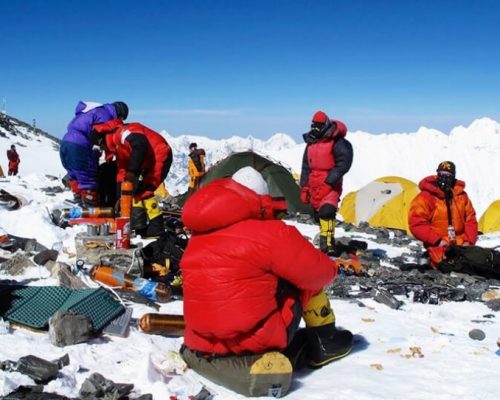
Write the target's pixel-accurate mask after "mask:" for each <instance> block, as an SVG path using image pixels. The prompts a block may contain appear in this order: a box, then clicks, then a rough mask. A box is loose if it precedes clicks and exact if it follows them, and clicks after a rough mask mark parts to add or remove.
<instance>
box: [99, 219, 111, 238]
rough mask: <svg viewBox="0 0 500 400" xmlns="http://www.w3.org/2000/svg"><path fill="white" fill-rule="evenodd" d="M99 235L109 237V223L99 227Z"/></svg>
mask: <svg viewBox="0 0 500 400" xmlns="http://www.w3.org/2000/svg"><path fill="white" fill-rule="evenodd" d="M99 235H101V236H107V235H109V222H105V223H103V224H101V225H100V226H99Z"/></svg>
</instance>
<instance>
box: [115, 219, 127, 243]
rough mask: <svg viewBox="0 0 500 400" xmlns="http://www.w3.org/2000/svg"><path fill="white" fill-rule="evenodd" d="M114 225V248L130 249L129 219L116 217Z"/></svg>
mask: <svg viewBox="0 0 500 400" xmlns="http://www.w3.org/2000/svg"><path fill="white" fill-rule="evenodd" d="M115 223H116V227H115V248H117V249H128V248H130V218H128V217H118V218H115Z"/></svg>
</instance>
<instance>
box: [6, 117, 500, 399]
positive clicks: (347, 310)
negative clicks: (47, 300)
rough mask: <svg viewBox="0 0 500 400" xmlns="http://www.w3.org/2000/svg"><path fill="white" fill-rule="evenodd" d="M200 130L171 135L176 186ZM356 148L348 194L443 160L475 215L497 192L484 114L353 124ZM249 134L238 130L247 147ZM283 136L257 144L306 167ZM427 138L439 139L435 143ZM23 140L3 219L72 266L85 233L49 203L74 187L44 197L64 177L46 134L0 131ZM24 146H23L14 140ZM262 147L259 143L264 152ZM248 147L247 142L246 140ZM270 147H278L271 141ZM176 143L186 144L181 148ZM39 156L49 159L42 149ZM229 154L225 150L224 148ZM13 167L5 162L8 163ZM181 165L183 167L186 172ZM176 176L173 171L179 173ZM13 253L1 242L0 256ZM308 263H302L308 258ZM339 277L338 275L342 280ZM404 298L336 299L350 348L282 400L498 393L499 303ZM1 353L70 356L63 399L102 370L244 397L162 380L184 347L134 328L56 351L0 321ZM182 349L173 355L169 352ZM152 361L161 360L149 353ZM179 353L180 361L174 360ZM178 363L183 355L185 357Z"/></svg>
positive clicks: (188, 380)
mask: <svg viewBox="0 0 500 400" xmlns="http://www.w3.org/2000/svg"><path fill="white" fill-rule="evenodd" d="M192 138H193V137H182V138H170V137H168V140H169V141H171V142H172V143H173V147H174V149H177V151H178V153H179V154H178V155H177V157H176V159H175V160H174V163H176V162H177V163H178V164H177V165H174V170H173V175H175V176H177V178H176V179H178V180H177V182H176V183H175V185H174V183H172V181H171V182H170V185H169V189H170V190H171V192H175V191H178V192H182V191H184V189H185V184H186V182H185V181H184V180H183V179H181V176H183V173H184V174H185V172H186V171H187V166H186V165H185V164H181V163H180V160H182V159H185V156H186V155H187V146H185V143H189V141H192V140H191V139H192ZM348 138H349V139H350V140H351V141H352V143H353V145H354V151H355V163H354V165H353V169H352V170H351V171H350V172H349V174H348V175H347V176H346V179H345V189H346V190H345V193H347V192H348V191H350V190H355V189H358V188H359V187H361V186H362V185H364V184H366V183H368V182H369V181H370V180H372V179H374V178H376V177H379V176H383V175H394V174H396V175H400V176H404V177H407V178H409V179H412V180H414V181H417V182H418V180H419V179H420V178H423V177H424V176H426V175H430V174H432V173H434V170H435V168H436V166H437V164H438V163H439V161H442V160H444V159H450V160H452V161H455V162H456V164H457V176H458V178H460V179H464V180H465V181H466V183H467V187H466V190H467V188H469V190H468V193H469V195H470V197H471V199H472V201H473V202H474V204H475V205H476V209H477V210H478V216H479V215H481V212H482V211H484V209H485V208H486V207H487V205H488V204H489V203H491V202H492V201H493V200H495V199H498V198H500V188H499V186H498V183H499V182H500V125H499V124H498V123H496V122H495V121H492V120H488V119H482V120H478V121H475V122H474V123H473V124H471V126H469V127H467V128H465V127H459V128H456V129H454V130H453V131H452V132H451V134H450V135H445V134H443V133H441V132H438V131H434V130H429V129H425V128H422V129H421V130H419V131H418V132H416V133H412V134H394V135H390V134H388V135H369V134H367V133H361V132H354V133H349V135H348ZM197 139H198V140H197V142H198V144H199V147H205V150H207V154H208V155H209V157H211V158H210V162H215V161H217V159H216V158H215V154H216V151H220V150H221V149H226V150H227V151H231V149H235V148H236V147H232V146H230V145H228V144H227V143H228V142H229V141H228V142H224V143H220V142H217V141H210V140H209V139H206V140H204V139H203V138H197ZM245 140H246V139H241V138H232V139H230V141H232V142H235V143H237V146H238V148H239V149H242V147H244V145H243V144H242V143H245ZM290 140H291V139H290V138H289V137H288V136H286V135H285V136H283V137H282V140H280V141H277V139H276V137H273V146H270V147H269V148H268V149H267V152H264V147H265V143H264V142H263V143H264V144H262V147H260V146H261V144H260V143H258V141H257V140H253V141H252V143H253V148H254V150H256V151H258V150H262V153H267V154H269V155H271V156H272V157H273V158H275V159H278V160H281V161H282V162H284V163H285V164H287V165H289V166H291V167H292V169H294V170H295V171H298V170H299V166H300V160H301V157H302V154H301V151H303V145H302V144H300V145H298V144H295V143H294V142H293V140H292V142H293V143H291V142H290ZM430 141H432V144H431V143H430ZM10 143H16V144H17V145H18V146H17V147H18V152H19V153H20V156H21V165H20V176H18V177H8V178H2V179H0V189H4V190H7V191H8V192H10V193H13V194H16V195H19V196H22V197H23V198H24V199H25V205H24V206H23V207H22V208H21V209H19V210H17V211H8V210H4V209H0V228H2V229H3V230H4V231H6V232H8V233H10V234H12V235H16V236H22V237H27V238H36V240H37V241H38V242H40V243H41V244H43V245H44V246H46V247H48V248H57V249H62V251H61V252H60V255H59V259H58V261H62V262H66V263H68V264H74V262H75V257H74V252H75V243H74V236H75V234H76V233H78V232H82V231H85V227H83V226H77V227H72V228H67V229H66V230H63V229H61V228H59V227H56V226H54V225H53V224H51V223H50V221H49V217H48V212H47V209H52V208H56V207H67V204H66V205H65V204H64V200H65V199H69V198H71V194H70V193H69V192H67V191H65V192H61V193H57V194H55V195H48V194H46V193H45V192H44V191H43V190H42V189H43V188H47V187H54V186H61V187H62V185H61V183H60V181H58V180H54V179H52V178H50V177H47V176H46V175H44V174H50V175H52V176H55V177H58V178H60V177H62V175H64V170H63V168H62V166H61V165H60V162H59V157H58V154H57V152H56V150H54V148H53V146H52V143H51V141H50V140H49V139H46V138H43V139H40V140H39V141H30V140H27V139H24V138H20V137H15V138H14V137H11V136H9V135H7V137H6V138H4V137H0V148H4V149H5V150H6V149H7V148H8V146H10ZM19 144H22V145H23V146H19ZM257 147H259V148H258V149H257ZM247 148H248V147H247ZM273 149H275V150H273ZM181 152H184V153H182V154H181ZM41 154H43V157H41V156H40V155H41ZM217 154H220V155H222V156H223V154H222V153H217ZM2 167H3V168H4V171H6V164H5V163H3V162H2ZM183 171H184V172H183ZM172 179H173V178H172ZM293 224H294V225H295V226H296V227H297V228H298V229H299V230H300V231H301V233H303V234H304V235H305V236H307V237H311V238H312V237H314V235H315V234H316V232H317V230H318V228H317V227H316V226H312V225H307V224H302V223H293ZM337 235H338V236H344V237H349V235H351V232H346V231H344V230H343V229H341V228H340V229H338V230H337ZM366 239H367V242H368V245H369V249H370V248H381V249H384V250H385V251H386V252H387V253H388V255H389V256H390V257H396V256H398V255H401V254H402V253H403V252H404V249H402V248H399V247H397V246H392V245H390V244H389V245H387V244H379V243H377V242H376V241H375V239H374V238H373V237H370V236H367V237H366ZM478 244H479V245H480V246H484V247H491V248H494V247H497V246H500V233H494V234H489V235H483V236H480V240H479V243H478ZM8 256H9V255H8V254H6V253H5V252H3V251H1V250H0V257H6V258H7V257H8ZM304 267H305V268H307V266H304ZM0 279H15V280H18V281H22V280H30V283H29V284H30V285H57V282H56V281H55V280H54V279H53V278H51V277H50V275H49V272H48V271H47V269H46V268H44V267H33V268H29V269H27V270H26V271H25V272H24V273H23V274H22V275H21V276H11V275H5V274H2V273H1V272H0ZM339 279H341V278H339ZM400 300H403V301H404V303H405V304H404V306H403V307H402V308H401V309H399V310H393V309H391V308H389V307H387V306H386V305H383V304H380V303H377V302H375V301H374V300H372V299H362V300H361V301H346V300H338V299H334V300H332V305H333V308H334V311H335V314H336V317H337V324H338V325H339V326H341V327H344V328H347V329H350V330H351V331H352V332H353V333H354V334H355V340H356V343H355V347H354V349H353V352H352V354H350V355H349V356H348V357H346V358H344V359H341V360H339V361H337V362H334V363H331V364H329V365H327V366H325V367H323V368H321V369H318V370H304V371H300V372H298V373H296V374H295V376H294V381H293V384H292V389H291V391H290V392H289V394H288V395H287V396H286V398H287V399H291V400H298V399H301V400H303V399H310V400H327V399H328V400H329V399H332V398H335V399H337V400H353V399H356V400H365V399H366V400H375V399H380V400H382V399H384V400H387V399H394V400H396V399H410V400H412V399H415V400H417V399H422V400H423V399H434V400H448V399H449V400H456V399H467V400H469V399H470V400H494V399H498V398H499V397H500V394H499V393H500V379H499V373H498V367H499V366H500V349H499V346H500V345H499V343H498V341H499V340H500V321H499V320H500V312H498V311H492V310H491V309H489V308H488V307H487V306H486V305H485V304H484V303H480V302H448V303H442V304H439V305H430V304H421V303H413V302H412V301H411V300H410V299H407V298H403V297H402V298H400ZM129 306H131V307H132V308H133V315H132V317H133V318H134V319H139V318H140V317H141V316H142V315H143V314H145V313H151V312H156V310H154V309H152V308H149V307H147V306H145V305H141V304H129ZM159 312H164V313H174V314H181V313H182V301H174V302H171V303H167V304H163V305H161V309H160V311H159ZM472 329H480V330H482V331H483V332H484V334H485V338H484V339H483V340H474V339H472V338H471V337H469V332H470V331H471V330H472ZM0 343H1V346H0V361H5V360H13V361H16V360H17V359H19V358H20V357H22V356H26V355H29V354H32V355H36V356H38V357H40V358H43V359H46V360H55V359H57V358H59V357H61V356H63V355H64V354H66V353H67V354H68V355H69V358H70V364H69V365H68V366H66V367H64V368H62V369H61V370H60V373H59V375H58V377H57V379H55V380H53V381H51V382H50V383H49V384H48V385H46V387H45V391H46V392H54V393H58V394H60V395H64V396H67V397H73V398H76V397H78V391H79V389H80V387H81V384H82V383H83V381H84V380H85V379H86V378H87V377H88V376H89V375H90V374H91V373H93V372H99V373H101V374H102V375H104V376H105V377H106V378H107V379H110V380H112V381H114V382H116V383H132V384H134V391H133V396H131V398H135V397H138V396H139V395H142V394H147V393H150V394H152V395H153V398H154V399H155V400H163V399H169V396H171V395H175V396H177V397H178V399H179V400H180V399H188V396H193V395H196V394H197V393H198V392H199V391H200V390H201V389H202V387H203V386H205V387H206V388H207V389H208V390H209V391H210V392H211V393H212V394H214V399H216V400H221V399H228V400H229V399H243V398H244V397H243V396H240V395H237V394H235V393H234V392H231V391H229V390H227V389H225V388H223V387H220V386H218V385H215V384H213V383H212V382H210V381H207V380H205V379H204V378H202V377H200V376H199V375H197V374H196V373H195V372H193V371H191V370H187V371H185V372H180V371H179V372H180V373H178V374H171V375H170V376H169V377H165V376H163V375H161V374H160V372H159V371H158V370H157V369H155V367H154V366H153V364H154V363H156V364H158V361H160V362H161V361H162V360H165V359H168V360H170V362H172V353H169V351H174V352H175V351H177V350H178V349H179V347H180V345H181V344H182V338H168V337H162V336H158V335H149V334H146V333H143V332H141V331H140V330H139V329H138V328H137V327H135V326H131V328H130V332H129V335H128V336H127V337H126V338H119V337H114V336H107V335H103V336H100V337H97V338H95V339H93V340H92V341H90V342H88V343H82V344H77V345H72V346H67V347H64V348H59V347H56V346H54V345H52V344H51V343H50V340H49V337H48V334H47V333H46V332H34V331H31V330H27V329H23V328H20V327H15V326H8V324H6V323H5V322H1V323H0ZM174 354H175V353H174ZM152 361H154V362H152ZM174 362H175V359H174ZM179 365H182V364H179ZM33 384H34V382H33V381H32V380H31V379H30V378H28V377H27V376H25V375H22V374H20V373H18V372H6V371H2V370H0V397H2V396H6V395H7V394H8V393H10V392H12V391H13V390H15V389H16V388H17V387H18V386H20V385H33Z"/></svg>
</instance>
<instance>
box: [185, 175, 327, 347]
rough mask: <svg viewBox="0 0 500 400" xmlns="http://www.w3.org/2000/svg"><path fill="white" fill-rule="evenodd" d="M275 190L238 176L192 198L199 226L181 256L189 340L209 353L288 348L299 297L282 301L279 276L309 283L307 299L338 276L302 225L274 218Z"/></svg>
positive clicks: (189, 222)
mask: <svg viewBox="0 0 500 400" xmlns="http://www.w3.org/2000/svg"><path fill="white" fill-rule="evenodd" d="M271 203H272V201H271V198H270V196H268V195H267V196H259V195H258V194H256V193H255V192H254V191H252V190H250V189H248V188H247V187H245V186H242V185H240V184H239V183H237V182H236V181H234V180H232V179H231V178H222V179H218V180H215V181H213V182H211V183H209V184H208V185H206V186H204V187H202V188H201V189H199V190H198V191H196V192H195V193H194V194H193V195H192V196H191V197H190V198H189V199H188V201H187V202H186V204H185V205H184V208H183V212H182V220H183V222H184V224H185V226H186V228H187V229H189V230H191V231H192V232H193V235H192V237H191V239H190V240H189V244H188V246H187V248H186V250H185V252H184V255H183V257H182V260H181V268H182V277H183V291H184V318H185V320H186V329H185V333H184V341H185V344H186V345H187V346H188V347H189V348H190V349H193V350H197V351H201V352H204V353H209V354H220V355H223V354H241V353H243V352H252V353H260V352H265V351H268V350H270V349H284V348H285V347H286V345H287V333H286V328H287V326H288V325H289V324H290V322H291V321H292V317H293V315H292V313H291V311H290V307H291V301H288V300H291V299H288V300H287V301H285V305H284V306H283V307H281V308H280V306H278V302H277V300H276V292H277V287H278V280H279V279H280V278H282V279H284V280H286V281H288V282H290V283H291V284H292V285H294V286H295V287H297V288H299V290H300V291H301V294H300V297H301V302H302V304H307V302H308V301H309V299H310V298H311V296H313V295H314V294H316V293H317V292H318V291H319V290H320V289H322V288H323V287H324V286H325V285H327V284H328V283H329V282H331V281H332V280H333V279H334V278H335V276H336V274H337V265H336V264H335V263H334V262H333V261H332V260H330V259H329V258H328V257H327V256H326V255H324V254H322V253H321V252H319V251H318V250H317V249H316V248H315V247H314V246H313V245H312V244H311V243H309V242H308V240H307V239H305V238H304V237H303V236H302V235H301V234H300V233H299V231H298V230H297V229H296V228H295V227H293V226H289V225H287V224H285V223H284V222H282V221H279V220H263V219H264V218H272V210H271Z"/></svg>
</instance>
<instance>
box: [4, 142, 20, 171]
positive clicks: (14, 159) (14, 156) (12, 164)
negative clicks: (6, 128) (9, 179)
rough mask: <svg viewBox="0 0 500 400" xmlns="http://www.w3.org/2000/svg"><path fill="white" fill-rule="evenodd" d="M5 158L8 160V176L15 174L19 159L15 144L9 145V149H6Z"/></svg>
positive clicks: (17, 169)
mask: <svg viewBox="0 0 500 400" xmlns="http://www.w3.org/2000/svg"><path fill="white" fill-rule="evenodd" d="M7 159H8V160H9V176H13V175H17V173H18V171H19V163H20V162H21V159H20V158H19V154H18V153H17V151H16V146H15V145H11V146H10V149H9V150H7Z"/></svg>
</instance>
